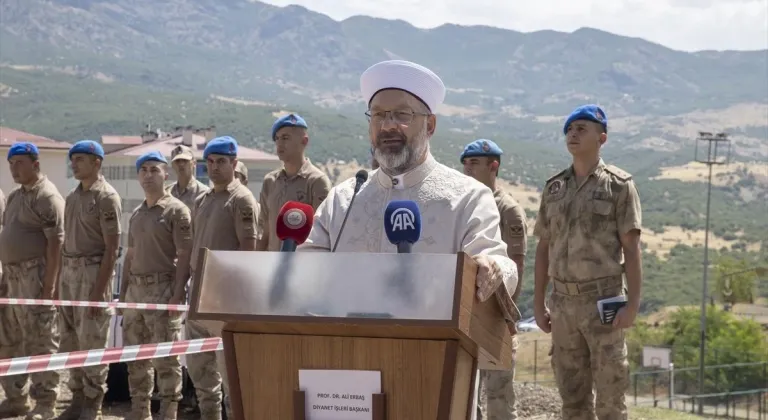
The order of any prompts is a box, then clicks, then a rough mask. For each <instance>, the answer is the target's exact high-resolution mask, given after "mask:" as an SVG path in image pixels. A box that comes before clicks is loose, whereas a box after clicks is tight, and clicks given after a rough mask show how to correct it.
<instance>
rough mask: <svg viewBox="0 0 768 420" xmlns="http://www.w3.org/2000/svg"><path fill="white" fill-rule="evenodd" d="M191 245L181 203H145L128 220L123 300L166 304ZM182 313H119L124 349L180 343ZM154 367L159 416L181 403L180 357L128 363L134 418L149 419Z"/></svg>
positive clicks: (186, 214) (188, 219)
mask: <svg viewBox="0 0 768 420" xmlns="http://www.w3.org/2000/svg"><path fill="white" fill-rule="evenodd" d="M191 247H192V231H191V217H190V211H189V209H188V208H187V207H186V206H185V205H184V203H182V202H181V201H180V200H178V199H176V198H174V197H172V196H171V195H170V194H168V193H166V195H165V196H164V197H163V198H161V199H160V200H158V201H157V203H156V204H155V205H154V206H152V207H147V202H146V201H144V203H142V204H141V205H140V206H139V207H137V208H136V209H135V210H134V211H133V214H132V215H131V219H130V226H129V229H128V248H129V255H132V257H131V259H130V262H129V267H130V277H129V280H128V284H127V288H126V289H125V301H126V302H136V303H168V302H169V301H170V299H171V297H172V296H173V292H174V283H175V280H176V265H175V260H176V256H177V252H178V251H180V250H187V251H188V250H189V249H190V248H191ZM181 315H182V313H181V312H175V311H146V310H132V309H126V310H124V311H123V341H124V343H125V345H127V346H132V345H138V344H151V343H162V342H167V341H178V340H180V339H181ZM153 366H154V367H155V369H157V374H158V378H157V385H158V390H159V394H160V398H161V399H162V403H161V404H162V407H161V410H160V411H161V413H162V415H163V416H164V417H163V418H165V419H169V418H173V419H175V418H176V412H177V409H178V402H179V401H180V400H181V362H180V360H179V356H172V357H164V358H159V359H152V360H140V361H136V362H131V363H129V364H128V375H129V377H128V383H129V385H130V388H131V403H132V405H133V407H134V412H133V413H132V414H133V415H134V418H135V419H145V418H146V419H151V418H152V416H151V413H150V405H149V403H150V397H151V396H152V390H153V388H154V375H153V372H152V367H153Z"/></svg>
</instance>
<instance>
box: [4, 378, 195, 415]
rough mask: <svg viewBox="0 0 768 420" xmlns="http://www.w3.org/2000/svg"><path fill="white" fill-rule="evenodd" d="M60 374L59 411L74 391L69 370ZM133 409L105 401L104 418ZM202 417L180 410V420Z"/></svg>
mask: <svg viewBox="0 0 768 420" xmlns="http://www.w3.org/2000/svg"><path fill="white" fill-rule="evenodd" d="M59 374H60V375H61V382H60V385H59V399H58V402H57V404H56V405H57V408H58V409H59V413H61V411H63V410H65V409H66V408H67V407H68V406H69V404H70V402H71V401H72V393H71V392H70V391H69V388H68V387H67V386H66V384H67V380H68V379H69V371H67V370H62V371H59ZM3 400H5V393H4V392H3V390H2V388H0V401H3ZM130 411H131V403H130V402H125V403H122V402H121V403H104V407H103V410H102V413H103V419H104V420H122V419H124V418H125V416H127V415H128V413H129V412H130ZM199 418H200V415H199V414H198V413H197V412H195V411H193V410H192V409H190V408H189V407H183V408H182V409H180V410H179V420H197V419H199ZM10 420H24V417H23V416H22V417H12V418H11V419H10Z"/></svg>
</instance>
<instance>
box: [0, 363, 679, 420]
mask: <svg viewBox="0 0 768 420" xmlns="http://www.w3.org/2000/svg"><path fill="white" fill-rule="evenodd" d="M60 374H61V384H62V385H61V386H60V389H59V402H58V408H59V410H63V409H65V408H66V407H67V406H68V405H69V403H70V401H71V399H72V394H71V393H70V392H69V389H68V388H67V387H66V385H64V384H66V383H67V382H66V381H67V379H68V378H69V373H68V371H61V372H60ZM515 391H516V393H517V401H518V405H517V406H518V415H519V416H520V419H523V420H559V419H560V405H561V402H560V395H559V394H558V392H557V390H556V389H554V388H549V387H544V386H540V385H534V384H515ZM4 399H5V394H4V393H3V390H2V388H0V401H3V400H4ZM185 409H186V410H185ZM129 411H130V403H113V404H106V403H105V406H104V409H103V418H104V420H122V419H124V418H125V416H126V415H128V413H129ZM674 413H675V412H670V414H674ZM661 414H662V412H661V411H654V413H646V412H642V413H640V412H637V413H630V417H629V418H630V419H633V420H650V419H660V418H662V416H661ZM199 418H200V416H199V415H198V414H197V413H195V412H192V411H191V409H190V408H189V407H183V408H182V412H181V413H179V420H197V419H199ZM665 418H666V417H665ZM672 418H675V419H677V418H678V417H669V419H670V420H671V419H672ZM682 418H683V417H680V419H681V420H682ZM684 418H685V419H689V418H691V417H684ZM23 419H24V417H14V418H12V419H11V420H23Z"/></svg>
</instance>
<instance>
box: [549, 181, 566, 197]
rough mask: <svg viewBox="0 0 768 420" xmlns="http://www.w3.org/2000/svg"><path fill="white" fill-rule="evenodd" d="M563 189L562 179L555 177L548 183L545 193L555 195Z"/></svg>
mask: <svg viewBox="0 0 768 420" xmlns="http://www.w3.org/2000/svg"><path fill="white" fill-rule="evenodd" d="M562 189H563V180H562V179H556V180H554V181H553V182H552V183H551V184H549V187H548V188H547V194H549V195H555V194H557V193H559V192H560V190H562Z"/></svg>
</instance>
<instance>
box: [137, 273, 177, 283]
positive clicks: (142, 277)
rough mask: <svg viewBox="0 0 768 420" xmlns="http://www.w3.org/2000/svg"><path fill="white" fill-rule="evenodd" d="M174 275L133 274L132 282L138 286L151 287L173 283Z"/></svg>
mask: <svg viewBox="0 0 768 420" xmlns="http://www.w3.org/2000/svg"><path fill="white" fill-rule="evenodd" d="M173 277H174V273H172V272H165V273H151V274H131V276H130V282H131V283H132V284H136V285H150V284H155V283H167V282H171V281H173Z"/></svg>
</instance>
